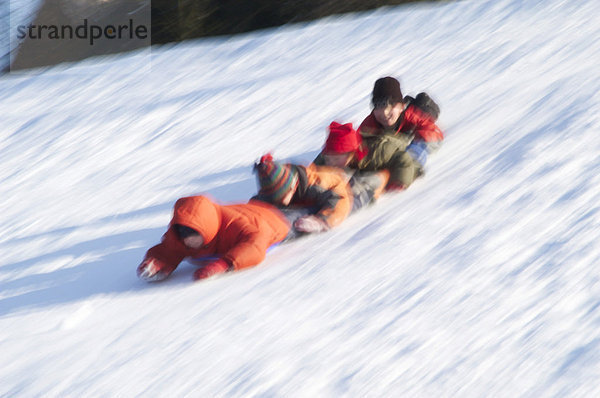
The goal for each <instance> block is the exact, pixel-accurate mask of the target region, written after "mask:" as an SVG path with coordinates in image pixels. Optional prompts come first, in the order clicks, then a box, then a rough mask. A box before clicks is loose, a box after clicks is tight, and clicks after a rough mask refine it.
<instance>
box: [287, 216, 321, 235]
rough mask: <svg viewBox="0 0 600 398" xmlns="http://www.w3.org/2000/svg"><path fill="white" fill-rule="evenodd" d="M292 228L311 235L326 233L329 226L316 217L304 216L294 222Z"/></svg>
mask: <svg viewBox="0 0 600 398" xmlns="http://www.w3.org/2000/svg"><path fill="white" fill-rule="evenodd" d="M294 228H296V229H297V230H298V231H300V232H306V233H309V234H312V233H316V232H323V231H327V230H328V229H329V226H328V225H327V223H325V221H323V220H322V219H321V218H319V217H317V216H304V217H300V218H299V219H297V220H296V221H295V222H294Z"/></svg>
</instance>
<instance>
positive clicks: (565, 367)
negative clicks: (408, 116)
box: [0, 0, 600, 397]
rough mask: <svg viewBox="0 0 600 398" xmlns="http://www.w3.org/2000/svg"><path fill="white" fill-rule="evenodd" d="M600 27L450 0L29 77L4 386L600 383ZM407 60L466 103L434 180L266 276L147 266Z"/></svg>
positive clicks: (307, 150) (364, 106) (223, 392)
mask: <svg viewBox="0 0 600 398" xmlns="http://www.w3.org/2000/svg"><path fill="white" fill-rule="evenodd" d="M599 20H600V3H598V2H597V1H594V0H579V1H572V0H544V1H522V0H493V1H460V2H450V3H441V4H440V3H438V4H433V3H431V4H429V3H427V4H425V5H420V6H406V7H397V8H383V9H379V10H377V11H374V12H369V13H361V14H353V15H347V16H341V17H335V18H327V19H324V20H320V21H317V22H312V23H306V24H300V25H292V26H287V27H284V28H278V29H273V30H268V31H263V32H257V33H251V34H246V35H243V36H238V37H230V38H219V39H208V40H198V41H194V42H190V43H186V44H179V45H167V46H162V47H156V48H154V49H153V52H152V62H151V65H147V57H143V56H141V55H140V54H131V55H127V56H121V57H115V58H106V59H102V60H98V59H95V60H88V61H84V62H81V63H78V64H74V65H66V66H58V67H54V68H49V69H44V70H43V71H40V73H33V74H8V75H5V76H3V77H2V78H0V107H1V109H2V112H0V124H1V126H2V130H1V131H0V157H1V167H0V197H1V198H2V202H1V203H2V211H1V212H0V253H1V257H0V352H1V353H2V366H1V367H0V380H2V382H1V383H0V396H2V397H38V396H44V397H81V396H85V397H104V396H111V397H114V396H123V397H136V396H140V397H141V396H143V397H173V396H179V397H183V396H189V397H192V396H194V397H251V396H258V397H346V396H347V397H367V396H368V397H400V396H402V397H438V396H445V397H490V396H493V397H514V396H519V397H565V396H569V397H592V396H600V270H599V268H598V264H599V263H600V245H599V244H598V242H600V207H599V206H600V189H599V188H598V187H599V186H600V163H599V161H600V157H599V153H600V139H599V138H598V137H599V133H600V116H599V115H600V94H599V92H600V68H598V64H597V62H598V59H600V40H597V39H598V38H599V37H600V24H598V21H599ZM148 66H150V68H148ZM386 75H393V76H397V77H399V78H400V79H401V82H402V85H403V90H404V92H405V93H406V94H416V93H417V92H419V91H422V90H426V91H427V92H429V93H430V94H431V95H432V96H433V97H434V98H435V99H436V101H437V102H438V103H439V104H440V105H441V108H442V113H441V116H440V120H439V124H440V125H441V126H442V127H443V129H444V130H445V132H446V133H447V139H446V141H445V144H444V146H443V147H442V149H441V150H440V151H439V152H438V153H436V154H435V155H433V156H431V157H430V161H429V165H428V172H427V175H426V177H425V178H424V179H422V180H419V181H418V182H416V183H415V184H414V185H413V186H412V187H410V189H409V190H408V191H406V192H403V193H396V194H388V195H387V196H385V197H384V198H382V200H381V201H380V203H378V204H377V205H375V206H373V207H370V208H368V209H365V210H364V211H362V212H360V213H358V214H356V215H354V216H352V217H351V218H349V219H348V220H347V221H346V222H345V223H344V224H343V225H341V226H340V227H338V228H336V229H334V230H333V231H331V232H329V233H327V234H322V235H318V236H312V237H308V238H305V239H302V240H299V241H296V242H293V243H290V244H286V245H281V246H279V247H278V248H276V249H275V250H273V251H272V252H271V253H269V255H268V256H267V259H266V260H265V261H264V262H263V263H262V264H260V265H259V266H258V267H255V268H253V269H250V270H247V271H243V272H239V273H233V274H228V275H226V276H224V277H221V278H216V279H213V280H209V281H204V282H200V283H193V282H192V278H191V277H192V273H193V271H194V269H195V267H194V266H193V265H191V264H188V263H184V264H182V265H181V266H180V267H179V268H178V269H177V270H176V271H175V273H174V274H173V275H172V277H171V278H170V279H169V280H167V281H165V282H163V283H157V284H146V283H144V282H142V281H140V280H138V279H137V278H136V275H135V269H136V266H137V265H138V264H139V262H140V261H141V259H142V257H143V255H144V253H145V251H146V250H147V249H148V248H149V247H150V246H152V245H154V244H155V243H157V242H158V241H159V239H160V236H161V235H162V233H163V232H164V231H165V228H166V226H167V224H168V222H169V220H170V216H171V209H172V205H173V204H174V202H175V200H176V199H177V198H179V197H181V196H187V195H192V194H198V193H208V194H210V195H211V196H212V197H214V198H216V199H217V200H219V201H220V202H222V203H231V202H239V201H244V200H246V199H247V198H249V197H250V196H251V195H252V194H253V193H254V192H255V190H256V188H255V180H254V176H253V175H252V173H251V166H252V164H253V162H254V161H255V160H256V159H257V158H258V157H259V156H260V155H262V154H263V153H266V152H267V151H273V152H274V155H275V157H276V158H279V159H284V158H285V159H293V160H295V161H298V162H301V163H308V162H309V161H310V160H311V159H312V158H313V156H315V154H316V153H317V152H318V151H319V149H320V147H321V145H322V144H323V142H324V139H325V136H326V131H325V128H326V126H327V125H328V124H329V122H331V121H332V120H334V119H335V120H338V121H341V122H350V121H351V122H354V123H355V125H356V124H358V123H360V121H361V120H362V119H363V118H364V117H365V116H366V115H367V114H368V112H369V111H370V109H369V94H370V91H371V88H372V84H373V82H374V81H375V79H376V78H378V77H381V76H386Z"/></svg>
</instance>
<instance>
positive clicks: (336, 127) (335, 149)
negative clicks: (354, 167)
mask: <svg viewBox="0 0 600 398" xmlns="http://www.w3.org/2000/svg"><path fill="white" fill-rule="evenodd" d="M324 152H325V153H330V154H336V153H340V154H341V153H348V152H353V153H354V154H355V155H356V157H357V158H358V160H362V159H363V158H364V157H365V155H366V154H367V150H366V149H365V148H363V145H362V138H361V136H360V134H359V133H358V132H357V131H356V130H354V128H353V127H352V123H346V124H340V123H338V122H331V124H330V125H329V136H328V137H327V141H325V149H324Z"/></svg>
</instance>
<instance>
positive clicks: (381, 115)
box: [373, 102, 404, 127]
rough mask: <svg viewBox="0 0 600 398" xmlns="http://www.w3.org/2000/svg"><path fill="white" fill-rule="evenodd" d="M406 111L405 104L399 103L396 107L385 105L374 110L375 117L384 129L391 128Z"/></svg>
mask: <svg viewBox="0 0 600 398" xmlns="http://www.w3.org/2000/svg"><path fill="white" fill-rule="evenodd" d="M403 110H404V104H403V103H402V102H398V103H396V104H394V105H389V104H388V105H385V106H382V107H377V108H375V109H373V116H375V119H376V120H377V121H378V122H379V123H380V124H381V125H383V126H384V127H391V126H393V125H394V124H396V122H397V121H398V118H400V114H401V113H402V111H403Z"/></svg>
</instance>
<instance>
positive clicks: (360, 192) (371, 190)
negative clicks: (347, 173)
mask: <svg viewBox="0 0 600 398" xmlns="http://www.w3.org/2000/svg"><path fill="white" fill-rule="evenodd" d="M389 176H390V173H389V172H388V171H387V170H380V171H373V172H365V171H363V172H356V173H354V175H353V176H352V178H351V179H350V182H349V184H350V186H351V187H352V194H353V196H354V201H353V203H352V212H355V211H357V210H359V209H361V208H363V207H365V206H367V205H369V204H370V203H372V202H374V201H375V200H376V199H377V198H379V195H381V192H383V190H384V189H385V186H386V185H387V183H388V180H389Z"/></svg>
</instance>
